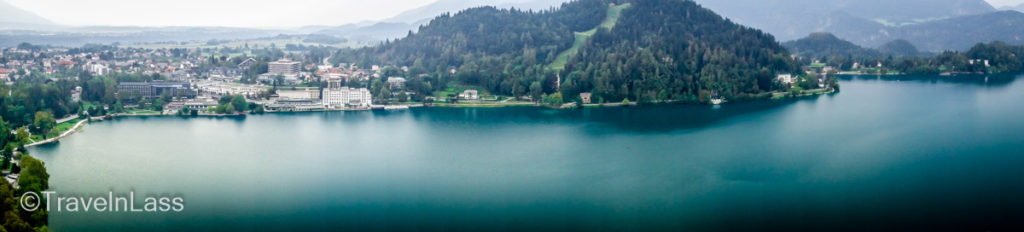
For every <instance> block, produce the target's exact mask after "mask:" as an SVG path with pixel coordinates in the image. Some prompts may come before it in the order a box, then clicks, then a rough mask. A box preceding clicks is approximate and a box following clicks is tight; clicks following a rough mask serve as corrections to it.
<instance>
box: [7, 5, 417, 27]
mask: <svg viewBox="0 0 1024 232" xmlns="http://www.w3.org/2000/svg"><path fill="white" fill-rule="evenodd" d="M7 1H8V2H9V3H11V4H13V5H15V6H18V7H20V8H22V9H25V10H27V11H31V12H34V13H36V14H38V15H40V16H43V17H44V18H47V19H50V20H52V21H54V22H56V23H58V24H64V25H75V26H83V25H104V26H106V25H111V26H231V27H298V26H306V25H342V24H346V23H354V22H360V21H366V20H380V19H385V18H389V17H391V16H394V15H397V14H399V13H401V12H403V11H406V10H409V9H414V8H417V7H421V6H424V5H427V4H429V3H432V2H434V1H436V0H273V1H271V0H7Z"/></svg>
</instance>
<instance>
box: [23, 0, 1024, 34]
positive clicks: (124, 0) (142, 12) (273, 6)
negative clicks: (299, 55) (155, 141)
mask: <svg viewBox="0 0 1024 232" xmlns="http://www.w3.org/2000/svg"><path fill="white" fill-rule="evenodd" d="M7 1H8V2H10V3H11V4H13V5H15V6H18V7H20V8H22V9H25V10H28V11H31V12H35V13H36V14H39V15H40V16H43V17H45V18H47V19H50V20H53V21H54V22H56V23H58V24H64V25H73V26H86V25H104V26H106V25H109V26H230V27H299V26H306V25H342V24H346V23H354V22H360V21H367V20H380V19H385V18H389V17H391V16H394V15H396V14H398V13H401V12H403V11H406V10H409V9H414V8H417V7H420V6H424V5H427V4H429V3H431V2H434V1H437V0H273V1H271V0H7ZM986 1H988V2H989V3H991V4H992V5H994V6H995V7H997V8H998V7H1001V6H1006V5H1017V4H1020V3H1022V2H1024V0H986Z"/></svg>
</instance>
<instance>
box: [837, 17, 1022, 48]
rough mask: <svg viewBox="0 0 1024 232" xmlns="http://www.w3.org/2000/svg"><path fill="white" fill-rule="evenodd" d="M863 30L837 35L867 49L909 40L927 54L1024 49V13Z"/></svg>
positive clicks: (960, 18) (839, 31)
mask: <svg viewBox="0 0 1024 232" xmlns="http://www.w3.org/2000/svg"><path fill="white" fill-rule="evenodd" d="M861 28H867V29H859V30H836V35H837V36H839V37H840V38H844V39H847V40H849V41H852V42H854V43H857V44H860V45H862V46H867V47H878V46H881V45H883V44H885V43H888V42H890V41H893V40H897V39H904V40H907V41H909V42H911V43H913V44H914V45H917V46H918V48H919V49H921V50H923V51H931V52H941V51H944V50H958V51H965V50H967V49H970V48H971V46H974V45H975V44H977V43H987V42H992V41H1003V42H1006V43H1008V44H1011V45H1024V13H1021V12H1018V11H999V12H993V13H987V14H980V15H969V16H961V17H955V18H950V19H943V20H936V21H931V22H926V23H920V24H914V25H907V26H902V27H888V26H883V25H880V24H875V25H870V24H866V25H865V26H862V27H861Z"/></svg>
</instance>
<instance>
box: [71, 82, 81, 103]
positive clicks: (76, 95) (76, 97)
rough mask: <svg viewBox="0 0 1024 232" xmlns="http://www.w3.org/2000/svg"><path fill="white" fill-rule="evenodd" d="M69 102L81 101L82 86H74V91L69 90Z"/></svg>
mask: <svg viewBox="0 0 1024 232" xmlns="http://www.w3.org/2000/svg"><path fill="white" fill-rule="evenodd" d="M71 101H72V102H80V101H82V86H75V89H73V90H71Z"/></svg>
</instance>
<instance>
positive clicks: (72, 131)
mask: <svg viewBox="0 0 1024 232" xmlns="http://www.w3.org/2000/svg"><path fill="white" fill-rule="evenodd" d="M86 122H89V120H82V121H79V122H78V123H75V126H72V127H71V128H69V129H68V131H65V132H64V133H61V134H60V135H58V136H57V137H53V138H49V139H46V140H43V141H39V142H34V143H30V144H27V145H25V147H34V146H39V145H44V144H49V143H53V142H57V141H60V139H61V138H64V137H66V136H69V135H71V134H72V133H75V131H77V130H78V129H79V128H81V127H82V125H84V124H85V123H86Z"/></svg>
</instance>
